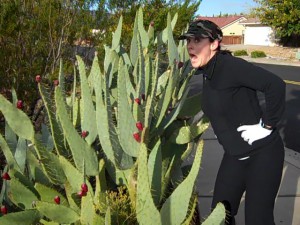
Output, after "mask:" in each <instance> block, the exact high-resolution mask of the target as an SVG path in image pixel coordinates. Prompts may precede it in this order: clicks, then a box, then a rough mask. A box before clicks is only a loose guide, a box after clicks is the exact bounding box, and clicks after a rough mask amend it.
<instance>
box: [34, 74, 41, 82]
mask: <svg viewBox="0 0 300 225" xmlns="http://www.w3.org/2000/svg"><path fill="white" fill-rule="evenodd" d="M41 80H42V77H41V75H36V77H35V81H36V82H37V83H40V82H41Z"/></svg>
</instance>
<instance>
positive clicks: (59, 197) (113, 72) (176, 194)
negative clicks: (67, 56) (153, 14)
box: [0, 9, 225, 225]
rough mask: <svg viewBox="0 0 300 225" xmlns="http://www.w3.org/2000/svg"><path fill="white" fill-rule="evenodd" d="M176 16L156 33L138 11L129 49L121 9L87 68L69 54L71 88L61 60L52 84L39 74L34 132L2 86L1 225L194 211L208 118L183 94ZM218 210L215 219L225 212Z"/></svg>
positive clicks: (161, 219) (179, 219) (168, 219)
mask: <svg viewBox="0 0 300 225" xmlns="http://www.w3.org/2000/svg"><path fill="white" fill-rule="evenodd" d="M176 20H177V14H176V15H175V16H174V17H173V19H171V16H170V15H168V18H167V26H166V28H165V30H164V31H162V32H158V33H157V36H155V35H154V34H155V32H154V28H153V26H151V25H150V26H149V30H148V31H146V30H145V28H144V26H143V12H142V9H140V10H138V12H137V14H136V18H135V24H134V28H133V38H132V41H131V46H130V52H129V53H127V52H126V51H125V49H124V48H123V47H122V45H121V44H120V43H121V29H122V17H121V18H120V21H119V24H118V27H117V29H116V31H115V32H114V35H113V40H112V44H111V45H110V46H109V45H107V46H105V52H106V55H105V58H104V60H103V61H98V57H97V54H96V55H95V58H94V62H93V65H92V67H91V68H90V69H88V70H86V68H87V66H86V65H85V64H84V62H83V60H82V59H81V58H80V57H79V56H78V57H77V67H75V70H74V84H73V88H72V90H71V91H70V92H71V94H70V95H68V94H67V93H70V92H69V90H66V89H65V85H64V75H63V71H62V69H61V70H60V75H59V79H58V81H56V82H54V92H52V91H51V90H50V88H49V87H48V86H47V85H46V82H43V79H41V77H37V78H36V81H37V86H38V89H39V91H40V94H41V97H42V99H43V102H44V106H45V107H44V110H45V112H46V115H47V121H48V122H47V124H46V125H44V126H43V129H42V133H36V132H35V130H34V128H33V125H32V123H31V121H30V118H29V117H28V116H27V115H26V114H25V113H23V111H22V107H21V106H22V104H21V102H20V101H18V100H17V98H16V96H15V97H14V98H13V99H14V100H13V103H11V102H9V101H8V100H7V99H5V98H4V97H3V96H1V95H0V111H1V113H2V114H3V115H4V117H5V120H6V129H5V137H3V136H2V135H0V147H1V150H2V152H3V154H4V156H5V158H6V162H7V165H6V167H5V169H4V171H3V172H2V179H3V186H2V190H1V194H0V201H1V204H2V208H1V212H2V216H1V218H0V223H1V224H4V225H5V224H22V225H26V224H37V223H42V224H97V225H98V224H151V223H153V224H170V225H173V224H182V223H183V224H188V223H189V222H190V221H191V220H192V218H193V212H194V211H195V207H196V202H197V201H196V198H195V194H194V185H195V180H196V177H197V174H198V171H199V168H200V163H201V153H202V149H203V141H199V138H200V137H201V134H202V133H203V132H204V131H205V129H206V128H207V127H208V122H207V121H206V120H204V119H203V118H200V119H198V120H196V119H195V118H194V116H195V115H196V114H197V112H198V111H200V110H201V105H200V96H192V97H189V96H188V92H189V88H188V82H189V80H190V78H191V76H192V75H193V70H191V67H190V65H189V62H188V61H187V52H186V47H185V46H184V43H183V42H182V41H181V42H180V43H179V45H178V46H177V45H176V42H175V40H174V38H173V32H172V30H173V29H174V26H175V24H176ZM165 50H166V51H165ZM100 64H102V66H100ZM61 68H62V66H61ZM100 68H103V70H102V71H101V69H100ZM77 75H78V77H77ZM78 80H79V83H80V85H77V83H78ZM78 90H80V91H79V93H78ZM195 109H196V110H195ZM194 150H195V151H196V157H195V160H194V163H193V165H192V167H191V169H190V171H189V173H188V175H187V176H183V173H182V171H181V169H180V165H181V163H182V162H183V161H184V160H185V158H186V157H187V156H188V155H189V154H190V153H191V152H192V151H194ZM174 181H176V182H174ZM218 210H219V211H218V212H220V213H218V212H217V213H213V217H214V218H216V220H214V219H212V220H214V221H218V218H220V220H219V221H221V220H222V219H223V218H224V217H225V216H224V214H223V213H222V212H223V211H222V210H223V209H222V208H220V207H218ZM151 221H152V222H151Z"/></svg>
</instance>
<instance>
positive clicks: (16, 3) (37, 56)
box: [0, 0, 95, 103]
mask: <svg viewBox="0 0 300 225" xmlns="http://www.w3.org/2000/svg"><path fill="white" fill-rule="evenodd" d="M94 3H95V1H91V0H90V1H84V0H77V1H74V0H73V1H72V0H52V1H48V0H41V1H36V0H13V1H10V0H0V49H1V51H0V62H1V63H0V75H1V82H0V91H1V92H3V91H5V90H4V89H6V88H7V89H10V88H11V87H14V88H15V89H16V90H17V93H18V96H23V97H22V98H23V99H24V100H25V99H26V101H27V103H30V102H31V101H32V100H33V99H34V98H35V97H36V94H35V93H37V91H36V84H35V81H34V78H35V76H36V74H41V75H42V76H43V77H45V76H47V75H49V76H50V75H51V76H52V75H53V74H55V71H57V68H58V62H59V59H60V58H70V55H71V53H72V52H71V51H70V46H72V45H73V43H74V41H75V40H76V39H78V38H86V36H87V35H90V32H89V30H90V28H91V27H93V26H94V24H93V21H92V20H93V18H92V17H91V15H90V13H89V11H90V10H89V9H90V6H91V5H92V4H94Z"/></svg>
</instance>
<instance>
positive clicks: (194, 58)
mask: <svg viewBox="0 0 300 225" xmlns="http://www.w3.org/2000/svg"><path fill="white" fill-rule="evenodd" d="M189 56H190V60H191V62H195V61H196V60H197V58H198V57H197V56H196V55H194V54H192V53H189Z"/></svg>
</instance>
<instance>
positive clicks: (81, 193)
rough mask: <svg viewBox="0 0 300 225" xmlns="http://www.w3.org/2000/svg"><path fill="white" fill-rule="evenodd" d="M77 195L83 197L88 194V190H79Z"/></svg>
mask: <svg viewBox="0 0 300 225" xmlns="http://www.w3.org/2000/svg"><path fill="white" fill-rule="evenodd" d="M77 195H78V196H79V197H80V198H82V197H83V196H86V192H84V191H82V190H81V191H78V192H77Z"/></svg>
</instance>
